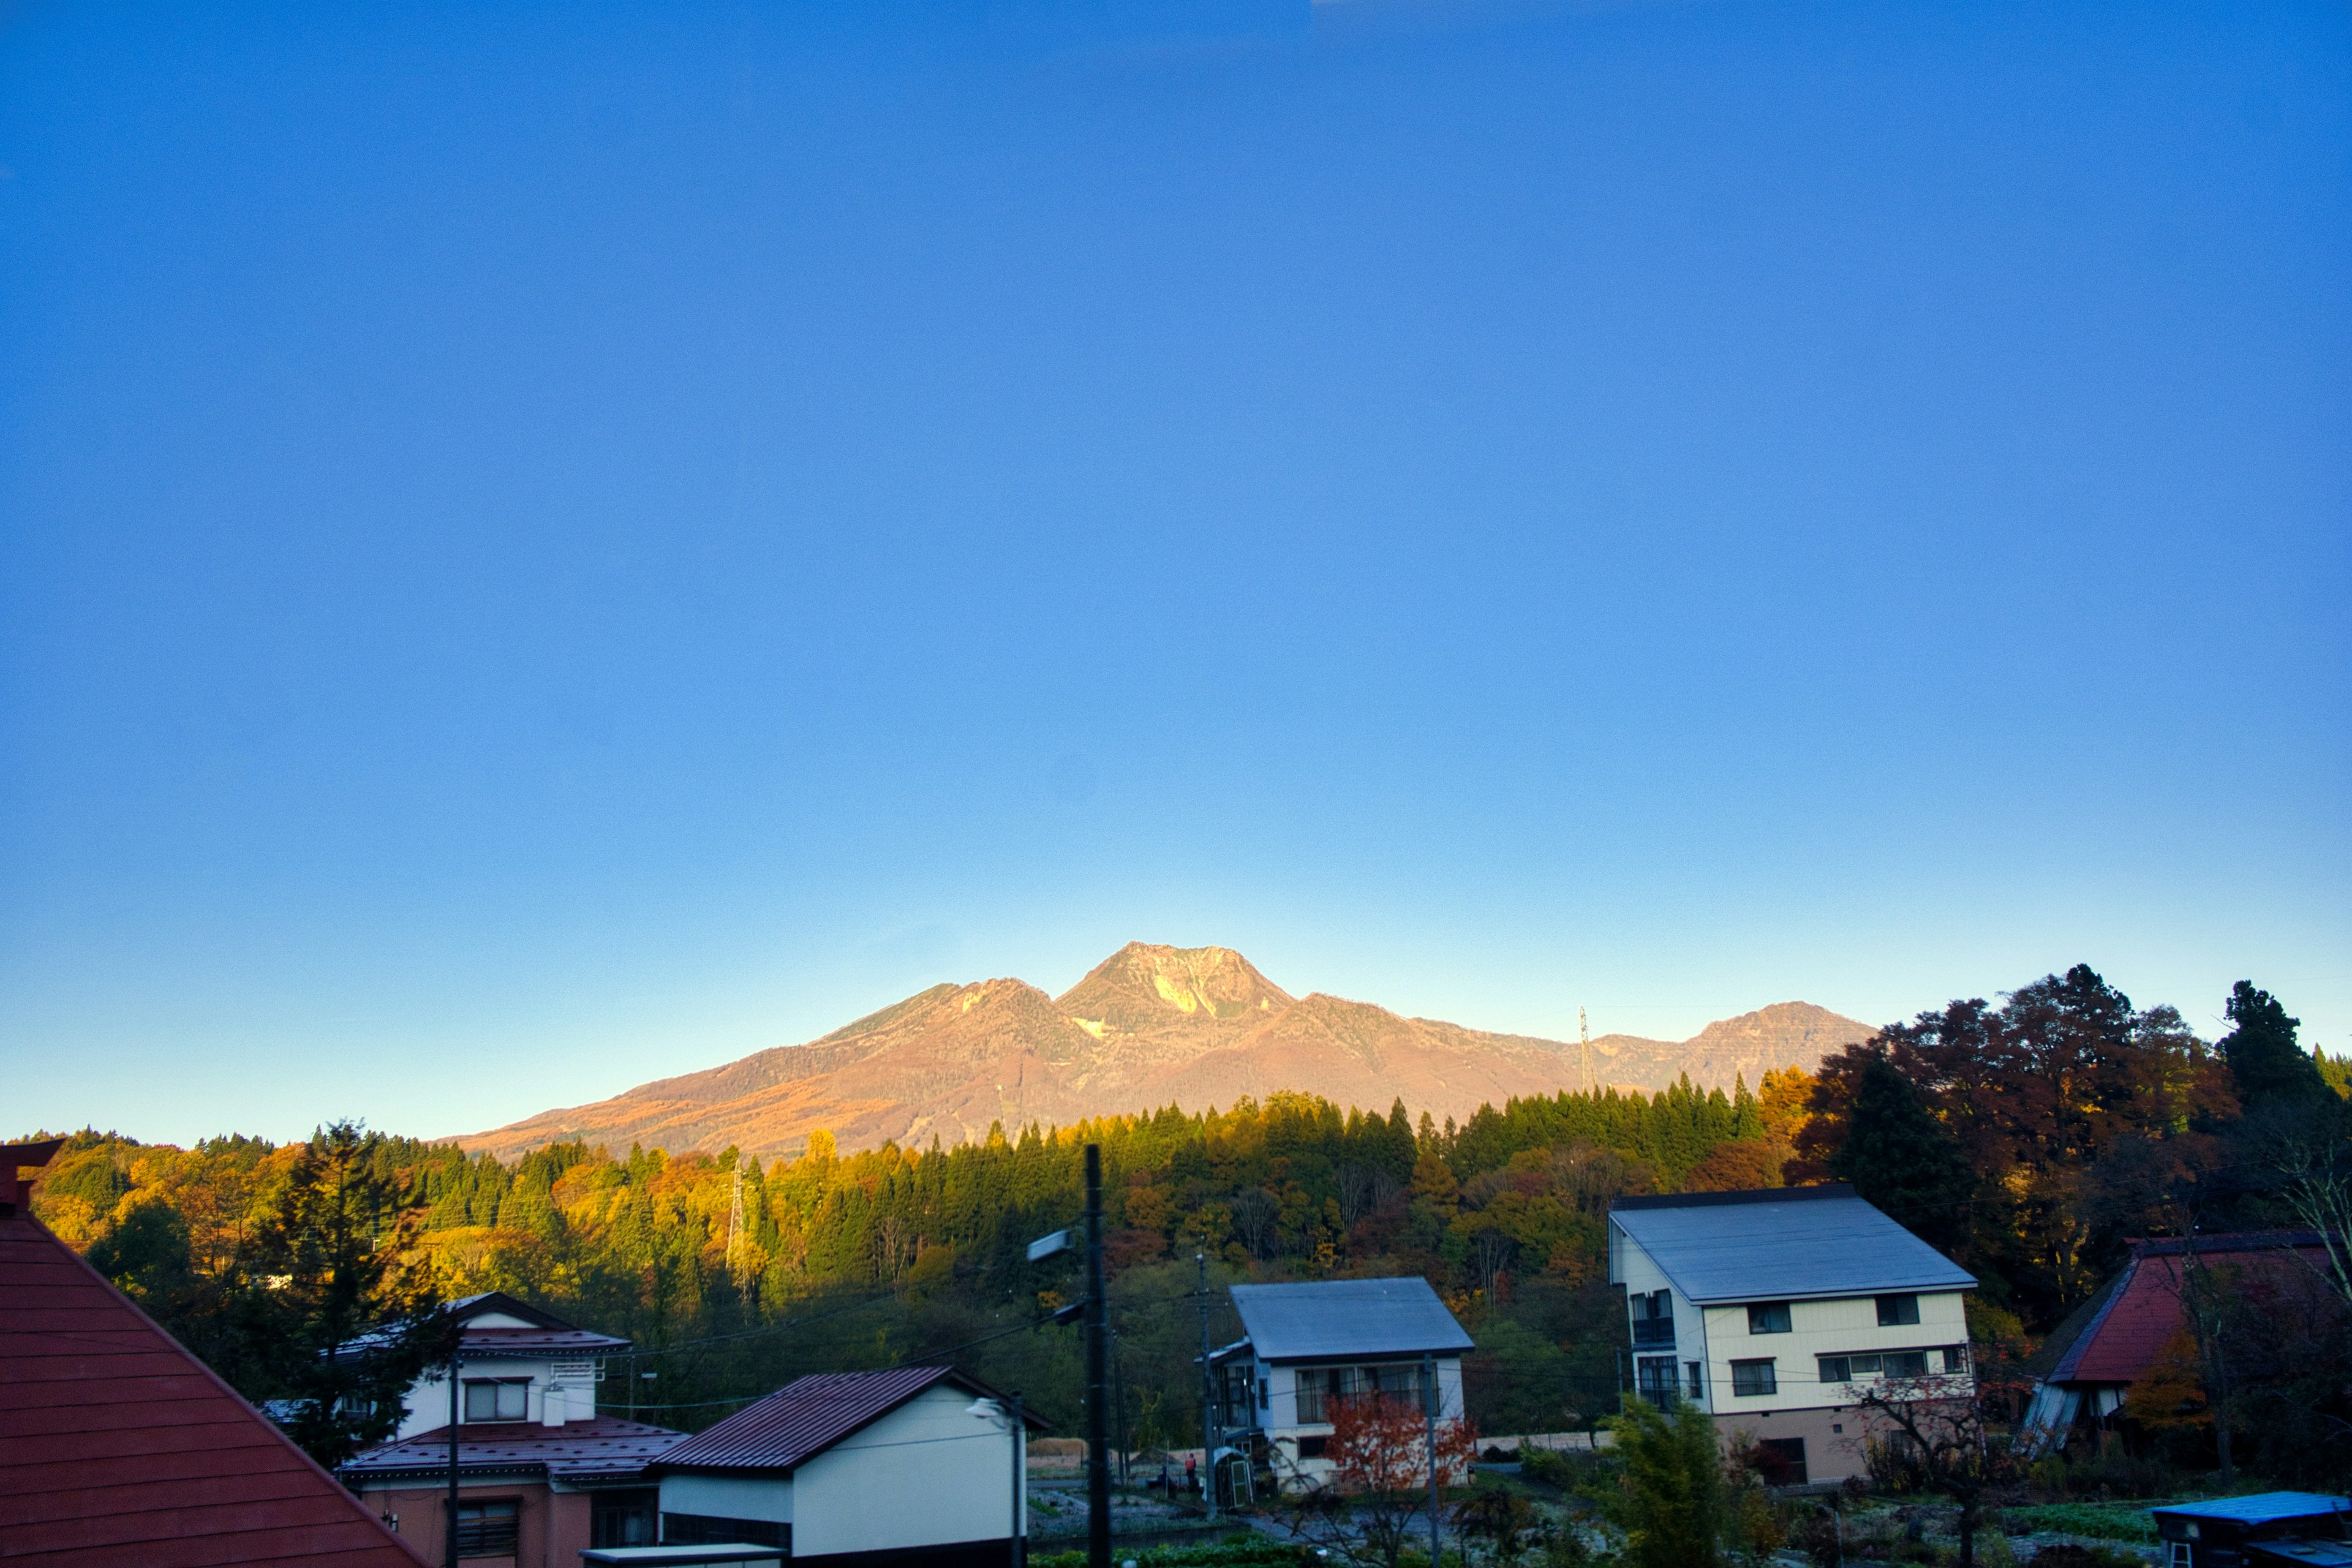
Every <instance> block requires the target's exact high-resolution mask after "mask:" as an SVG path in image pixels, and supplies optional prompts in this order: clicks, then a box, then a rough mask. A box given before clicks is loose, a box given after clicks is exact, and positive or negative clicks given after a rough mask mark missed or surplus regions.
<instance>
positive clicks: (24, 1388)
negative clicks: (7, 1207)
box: [0, 1171, 421, 1568]
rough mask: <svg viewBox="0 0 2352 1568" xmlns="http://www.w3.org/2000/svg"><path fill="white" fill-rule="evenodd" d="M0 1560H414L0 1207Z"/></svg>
mask: <svg viewBox="0 0 2352 1568" xmlns="http://www.w3.org/2000/svg"><path fill="white" fill-rule="evenodd" d="M8 1174H9V1175H11V1176H13V1175H14V1174H15V1173H14V1172H13V1171H11V1172H9V1173H8ZM0 1365H5V1367H6V1368H7V1375H6V1376H5V1377H0V1558H5V1559H16V1558H29V1559H36V1560H37V1561H39V1562H41V1563H50V1564H58V1565H59V1568H74V1565H79V1564H89V1565H90V1568H101V1565H104V1568H113V1565H115V1564H123V1563H137V1564H140V1565H141V1568H197V1565H200V1564H214V1563H273V1564H281V1565H285V1568H298V1565H299V1564H305V1563H333V1564H337V1565H339V1568H416V1565H417V1563H419V1562H420V1561H421V1559H419V1558H418V1557H417V1556H416V1555H415V1553H413V1552H410V1551H409V1549H408V1547H407V1546H406V1544H405V1543H404V1542H402V1541H401V1540H400V1539H399V1538H398V1537H397V1536H395V1535H394V1534H393V1533H392V1532H391V1531H389V1530H387V1529H385V1528H384V1526H383V1523H382V1522H380V1521H378V1520H377V1519H376V1518H375V1516H374V1515H373V1514H372V1513H370V1512H369V1511H368V1510H366V1508H365V1507H363V1506H362V1504H361V1503H360V1501H359V1500H358V1499H356V1498H354V1497H352V1494H351V1493H350V1492H348V1491H346V1490H344V1489H343V1488H342V1487H341V1486H340V1485H339V1484H337V1482H336V1481H335V1479H334V1478H333V1477H332V1476H330V1475H329V1474H328V1473H327V1472H326V1471H324V1470H322V1469H320V1468H319V1467H318V1465H316V1464H315V1463H313V1462H312V1461H311V1459H310V1456H309V1455H307V1454H305V1453H303V1452H302V1450H301V1449H299V1448H298V1447H295V1446H294V1445H293V1443H291V1442H290V1441H289V1440H288V1438H287V1437H286V1435H285V1434H284V1433H282V1432H280V1431H278V1428H277V1427H275V1426H271V1425H270V1424H269V1421H268V1418H267V1417H265V1416H264V1415H262V1414H261V1413H260V1412H259V1411H257V1410H256V1409H254V1407H253V1406H252V1405H248V1404H247V1403H246V1402H245V1401H244V1400H243V1399H241V1398H239V1397H238V1396H237V1394H236V1390H234V1389H232V1388H230V1387H229V1385H228V1384H226V1383H223V1382H222V1381H221V1380H220V1379H219V1378H218V1377H216V1376H215V1375H214V1373H213V1372H212V1371H211V1369H210V1368H208V1367H206V1366H205V1364H204V1363H202V1362H200V1361H198V1360H197V1359H196V1358H195V1357H194V1356H192V1355H190V1354H189V1353H188V1352H186V1351H184V1350H183V1349H182V1348H181V1347H180V1344H179V1342H177V1341H175V1340H174V1339H173V1338H172V1336H171V1335H169V1334H167V1333H165V1332H164V1331H163V1330H162V1329H160V1328H158V1327H157V1326H156V1325H155V1323H154V1321H153V1320H152V1319H150V1318H149V1317H148V1316H147V1314H146V1313H144V1312H142V1311H141V1310H139V1309H138V1308H137V1307H135V1306H133V1305H132V1304H131V1302H130V1301H129V1300H126V1299H125V1298H124V1297H123V1295H122V1294H121V1292H120V1291H118V1290H116V1289H114V1287H113V1286H111V1285H110V1284H108V1283H107V1282H106V1280H105V1279H101V1278H100V1276H99V1274H98V1271H97V1270H95V1269H93V1268H90V1266H89V1264H87V1263H85V1262H84V1261H82V1259H81V1258H80V1257H79V1256H78V1255H77V1254H76V1253H75V1252H74V1250H73V1249H72V1248H71V1247H68V1246H66V1245H65V1244H64V1243H63V1242H61V1241H59V1240H58V1238H57V1237H55V1236H52V1235H51V1234H50V1233H49V1231H48V1228H47V1226H43V1225H42V1224H41V1223H40V1222H39V1221H38V1220H36V1219H34V1218H32V1217H31V1216H30V1215H25V1214H22V1213H15V1214H0Z"/></svg>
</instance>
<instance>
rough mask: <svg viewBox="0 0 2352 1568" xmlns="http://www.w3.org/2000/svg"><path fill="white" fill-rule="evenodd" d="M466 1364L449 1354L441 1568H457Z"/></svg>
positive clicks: (454, 1353)
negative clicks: (461, 1394)
mask: <svg viewBox="0 0 2352 1568" xmlns="http://www.w3.org/2000/svg"><path fill="white" fill-rule="evenodd" d="M465 1364H466V1363H465V1362H464V1360H463V1359H462V1358H461V1357H459V1355H458V1354H457V1352H456V1351H454V1350H453V1351H451V1352H449V1517H448V1518H447V1519H446V1520H445V1521H442V1531H441V1568H457V1417H458V1415H459V1414H460V1411H459V1409H458V1405H457V1395H458V1391H459V1384H458V1382H457V1369H458V1368H459V1367H461V1366H463V1365H465Z"/></svg>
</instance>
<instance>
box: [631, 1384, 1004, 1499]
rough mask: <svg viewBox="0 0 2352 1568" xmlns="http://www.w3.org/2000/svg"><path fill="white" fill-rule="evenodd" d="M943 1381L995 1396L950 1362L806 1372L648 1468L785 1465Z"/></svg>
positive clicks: (830, 1444) (804, 1460) (814, 1452)
mask: <svg viewBox="0 0 2352 1568" xmlns="http://www.w3.org/2000/svg"><path fill="white" fill-rule="evenodd" d="M943 1383H944V1384H952V1385H953V1386H955V1387H957V1388H961V1389H966V1390H968V1391H970V1392H971V1393H972V1394H978V1395H980V1396H982V1397H984V1398H990V1399H993V1398H996V1397H998V1396H997V1395H996V1394H995V1393H994V1392H993V1391H992V1390H991V1389H989V1388H988V1387H987V1386H986V1385H984V1384H980V1383H977V1382H974V1381H973V1380H972V1379H971V1378H969V1377H966V1376H964V1375H963V1373H960V1372H958V1371H956V1370H955V1369H954V1368H953V1367H946V1366H896V1367H890V1368H888V1369H887V1370H885V1371H882V1372H822V1373H811V1374H809V1375H808V1376H806V1377H803V1378H797V1379H795V1380H793V1382H791V1383H788V1384H785V1385H784V1386H783V1387H782V1388H780V1389H778V1390H777V1391H776V1392H775V1393H773V1394H770V1395H768V1397H767V1398H765V1399H762V1400H761V1401H760V1402H759V1403H758V1404H757V1405H752V1406H751V1407H750V1408H749V1409H745V1410H739V1411H737V1412H736V1413H735V1414H734V1415H730V1416H729V1417H728V1418H727V1419H726V1420H724V1421H721V1422H719V1424H718V1425H717V1426H711V1427H708V1428H706V1429H704V1430H703V1431H700V1432H698V1433H696V1434H695V1435H694V1436H691V1437H689V1438H688V1439H687V1440H686V1441H685V1442H683V1443H680V1444H679V1445H677V1447H674V1448H671V1449H670V1450H668V1451H667V1453H665V1454H663V1455H662V1457H661V1458H660V1459H658V1460H657V1461H656V1463H655V1464H654V1466H653V1467H652V1469H653V1472H654V1473H656V1474H663V1475H667V1474H669V1473H671V1472H673V1471H677V1470H791V1469H793V1468H796V1467H798V1466H800V1465H803V1464H805V1463H807V1462H808V1461H809V1460H810V1459H813V1458H816V1456H817V1455H819V1454H822V1453H824V1451H825V1450H826V1449H827V1448H830V1447H833V1446H834V1445H835V1443H838V1442H840V1441H841V1440H842V1439H843V1438H845V1437H847V1436H851V1435H852V1434H853V1433H856V1432H857V1431H859V1430H861V1429H862V1428H864V1427H866V1426H871V1425H873V1424H874V1423H875V1422H877V1421H878V1420H880V1419H881V1418H882V1417H883V1416H885V1415H888V1414H890V1412H892V1411H893V1410H896V1409H898V1406H900V1405H904V1404H906V1403H907V1402H908V1400H910V1399H912V1398H914V1397H915V1396H916V1395H917V1394H921V1393H924V1392H925V1391H927V1390H929V1389H931V1388H934V1387H936V1386H938V1385H939V1384H943Z"/></svg>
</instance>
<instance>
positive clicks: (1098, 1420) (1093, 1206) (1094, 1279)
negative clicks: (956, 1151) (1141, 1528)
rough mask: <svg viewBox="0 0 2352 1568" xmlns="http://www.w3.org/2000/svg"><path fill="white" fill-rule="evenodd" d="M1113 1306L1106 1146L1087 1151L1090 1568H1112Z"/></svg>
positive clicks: (1093, 1144)
mask: <svg viewBox="0 0 2352 1568" xmlns="http://www.w3.org/2000/svg"><path fill="white" fill-rule="evenodd" d="M1109 1340H1110V1302H1109V1301H1108V1300H1107V1299H1106V1297H1105V1294H1104V1289H1103V1240H1102V1145H1101V1144H1099V1143H1089V1144H1087V1459H1088V1461H1090V1462H1089V1464H1088V1466H1087V1568H1110V1466H1109V1464H1108V1458H1109V1455H1108V1449H1109V1447H1110V1407H1109V1398H1108V1395H1109V1393H1110V1377H1109V1371H1110V1367H1109V1362H1110V1357H1109V1354H1108V1352H1109V1349H1110V1346H1109Z"/></svg>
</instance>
